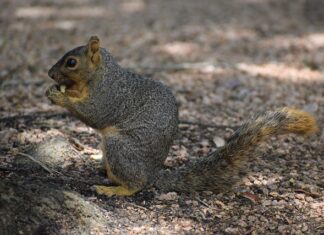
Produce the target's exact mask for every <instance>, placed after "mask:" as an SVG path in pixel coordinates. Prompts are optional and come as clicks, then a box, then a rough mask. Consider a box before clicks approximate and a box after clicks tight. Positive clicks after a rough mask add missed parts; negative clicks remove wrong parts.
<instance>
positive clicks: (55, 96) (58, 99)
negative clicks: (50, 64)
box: [45, 85, 66, 107]
mask: <svg viewBox="0 0 324 235" xmlns="http://www.w3.org/2000/svg"><path fill="white" fill-rule="evenodd" d="M45 95H46V96H47V98H48V99H49V100H50V101H51V102H52V103H54V104H57V105H60V106H63V107H64V103H65V100H66V97H65V95H64V94H63V93H62V92H60V91H59V90H58V89H57V86H56V85H53V86H50V87H49V88H48V89H47V90H46V92H45Z"/></svg>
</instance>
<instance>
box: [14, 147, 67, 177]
mask: <svg viewBox="0 0 324 235" xmlns="http://www.w3.org/2000/svg"><path fill="white" fill-rule="evenodd" d="M17 154H19V155H21V156H24V157H28V158H29V159H30V160H32V161H33V162H35V163H37V164H38V165H40V166H41V167H42V168H43V169H44V170H45V171H47V172H48V173H50V174H53V172H54V173H56V174H59V175H62V173H61V172H58V171H56V170H51V169H49V168H48V167H47V166H45V164H44V163H42V162H40V161H38V160H36V159H35V158H34V157H33V156H31V155H29V154H27V153H21V152H18V153H17Z"/></svg>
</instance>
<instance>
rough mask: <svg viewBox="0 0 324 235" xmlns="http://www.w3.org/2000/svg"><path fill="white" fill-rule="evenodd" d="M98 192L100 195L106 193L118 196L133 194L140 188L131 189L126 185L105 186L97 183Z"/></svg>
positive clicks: (110, 195)
mask: <svg viewBox="0 0 324 235" xmlns="http://www.w3.org/2000/svg"><path fill="white" fill-rule="evenodd" d="M95 187H96V192H97V193H98V194H100V195H106V196H108V197H112V196H114V195H116V196H132V195H133V194H135V193H136V192H138V191H140V189H131V188H127V187H125V186H104V185H96V186H95Z"/></svg>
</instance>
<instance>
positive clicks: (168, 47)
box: [156, 41, 199, 56]
mask: <svg viewBox="0 0 324 235" xmlns="http://www.w3.org/2000/svg"><path fill="white" fill-rule="evenodd" d="M198 49H199V46H198V45H197V44H196V43H191V42H179V41H175V42H171V43H167V44H164V45H163V46H159V47H157V48H156V50H157V51H161V52H164V53H167V54H170V55H173V56H188V55H190V54H192V53H194V52H195V51H198Z"/></svg>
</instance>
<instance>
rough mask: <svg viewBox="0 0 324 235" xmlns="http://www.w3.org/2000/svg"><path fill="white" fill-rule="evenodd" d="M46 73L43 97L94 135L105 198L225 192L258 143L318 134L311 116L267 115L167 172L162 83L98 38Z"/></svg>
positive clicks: (169, 118)
mask: <svg viewBox="0 0 324 235" xmlns="http://www.w3.org/2000/svg"><path fill="white" fill-rule="evenodd" d="M48 75H49V77H51V78H52V79H53V80H54V81H55V82H56V84H54V85H52V86H50V87H49V88H48V89H47V91H46V96H47V97H48V99H49V100H50V101H52V103H54V104H56V105H59V106H62V107H65V108H67V109H68V110H69V111H70V112H71V113H72V114H73V115H74V116H75V117H77V118H79V119H80V120H81V121H82V122H84V123H85V124H86V125H88V126H90V127H92V128H94V129H96V130H97V131H98V132H99V133H100V134H101V137H102V141H101V147H102V151H103V164H104V168H105V171H106V173H107V176H108V178H109V179H110V180H112V181H113V182H114V183H115V184H116V185H117V186H109V187H108V186H103V185H96V186H95V187H96V192H97V193H98V194H104V195H106V196H113V195H119V196H131V195H133V194H135V193H137V192H139V191H141V190H143V189H145V188H147V187H156V188H158V189H159V190H161V191H163V192H168V191H177V192H188V193H191V192H194V191H204V190H208V191H213V192H215V193H219V192H224V191H228V190H229V189H231V187H232V186H233V185H235V184H236V183H237V182H238V181H239V180H240V179H241V178H242V176H243V173H244V171H245V168H246V163H247V162H248V160H249V154H251V152H252V150H253V149H255V148H256V146H257V145H258V144H259V143H260V142H262V141H264V140H267V139H269V137H271V136H274V135H281V134H287V133H295V134H299V135H304V136H308V135H311V134H313V133H316V132H317V131H318V125H317V122H316V120H315V118H314V117H313V116H312V115H311V114H309V113H307V112H305V111H301V110H298V109H294V108H287V107H285V108H281V109H277V110H275V111H267V112H264V113H262V114H259V115H256V116H255V117H252V118H251V119H249V120H248V121H247V122H246V123H245V124H243V125H241V126H240V127H239V128H238V129H237V130H236V131H235V132H234V134H233V135H232V136H231V137H230V138H229V139H228V141H227V143H226V144H225V145H224V146H223V147H220V148H218V149H217V150H216V151H215V152H212V153H211V154H209V155H208V156H206V157H202V158H199V159H197V160H195V161H190V162H189V163H188V164H185V165H184V166H182V167H179V168H177V169H172V170H170V169H166V168H165V167H164V161H165V159H166V157H167V154H168V152H169V148H170V146H171V145H172V142H173V140H174V138H175V136H176V133H177V131H178V107H177V103H176V99H175V97H174V96H173V94H172V92H171V91H170V89H169V88H168V87H167V86H166V85H164V84H162V83H161V82H159V81H156V80H153V79H150V78H146V77H143V76H141V75H138V74H136V73H133V72H131V71H128V70H126V69H124V68H122V67H121V66H120V65H118V63H117V62H116V60H115V59H114V58H113V56H112V55H111V54H110V53H109V52H108V50H107V49H105V48H101V47H100V40H99V38H98V37H97V36H92V37H91V38H90V39H89V41H88V43H87V44H86V45H84V46H80V47H77V48H75V49H73V50H71V51H69V52H67V53H66V54H65V55H64V56H63V57H62V58H61V59H60V60H58V62H57V63H56V64H55V65H53V67H52V68H51V69H50V70H49V72H48Z"/></svg>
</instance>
